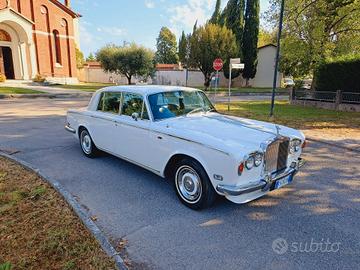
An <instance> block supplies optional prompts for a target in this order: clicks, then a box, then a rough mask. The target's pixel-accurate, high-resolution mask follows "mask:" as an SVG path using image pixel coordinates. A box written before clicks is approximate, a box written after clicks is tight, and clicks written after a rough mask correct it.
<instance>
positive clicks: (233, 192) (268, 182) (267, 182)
mask: <svg viewBox="0 0 360 270" xmlns="http://www.w3.org/2000/svg"><path fill="white" fill-rule="evenodd" d="M294 163H296V164H294V165H293V166H292V167H290V169H288V170H286V171H284V172H282V173H279V174H277V175H275V176H268V177H267V178H266V179H262V180H260V181H259V182H258V183H252V184H247V185H242V186H229V185H221V184H219V185H217V187H216V190H217V191H218V192H220V193H222V194H224V195H228V196H239V195H243V194H247V193H251V192H254V191H258V190H261V191H264V192H265V191H268V190H270V188H271V187H272V185H273V184H274V183H275V182H276V181H277V180H280V179H283V178H285V177H287V176H290V175H295V174H296V173H297V172H298V171H299V169H300V168H301V167H302V166H304V164H305V160H303V159H301V158H299V160H298V161H297V162H294Z"/></svg>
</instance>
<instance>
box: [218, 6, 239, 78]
mask: <svg viewBox="0 0 360 270" xmlns="http://www.w3.org/2000/svg"><path fill="white" fill-rule="evenodd" d="M244 2H245V0H229V1H228V3H227V5H226V7H225V9H224V11H223V15H222V17H223V18H222V19H221V20H220V21H223V22H224V25H225V26H226V27H227V28H228V29H230V30H231V31H232V32H233V33H234V35H235V38H236V43H237V46H238V53H237V54H236V55H235V57H240V58H241V59H242V58H243V53H242V45H243V34H244V8H245V4H244ZM224 75H225V77H226V78H227V79H229V59H225V65H224ZM239 75H240V71H239V70H234V71H232V74H231V78H232V79H235V78H236V77H238V76H239Z"/></svg>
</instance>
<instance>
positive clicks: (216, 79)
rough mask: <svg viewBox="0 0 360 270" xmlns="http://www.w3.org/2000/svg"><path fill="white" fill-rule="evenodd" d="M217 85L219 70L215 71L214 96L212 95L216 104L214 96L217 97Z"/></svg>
mask: <svg viewBox="0 0 360 270" xmlns="http://www.w3.org/2000/svg"><path fill="white" fill-rule="evenodd" d="M218 87H219V71H218V70H217V71H216V77H215V97H214V103H215V104H216V97H217V90H218Z"/></svg>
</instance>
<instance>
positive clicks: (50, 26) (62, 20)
mask: <svg viewBox="0 0 360 270" xmlns="http://www.w3.org/2000/svg"><path fill="white" fill-rule="evenodd" d="M79 18H80V15H79V14H77V13H76V12H74V11H73V10H72V9H71V7H70V0H65V1H58V0H0V73H2V74H5V75H6V77H7V79H16V80H29V79H32V78H34V77H35V76H36V75H37V74H40V75H42V76H44V77H46V78H48V79H49V80H52V81H56V82H62V83H64V82H66V83H75V82H77V69H76V47H79V37H78V36H79V35H78V19H79Z"/></svg>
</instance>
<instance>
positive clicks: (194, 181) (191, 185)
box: [175, 165, 202, 204]
mask: <svg viewBox="0 0 360 270" xmlns="http://www.w3.org/2000/svg"><path fill="white" fill-rule="evenodd" d="M175 185H176V189H177V191H178V193H179V195H180V196H181V198H182V199H183V200H184V201H186V202H187V203H190V204H195V203H197V202H199V200H200V199H201V195H202V184H201V178H200V176H199V175H198V173H197V172H196V171H195V170H194V169H193V168H191V167H190V166H187V165H184V166H181V167H180V168H178V169H177V171H176V174H175Z"/></svg>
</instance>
